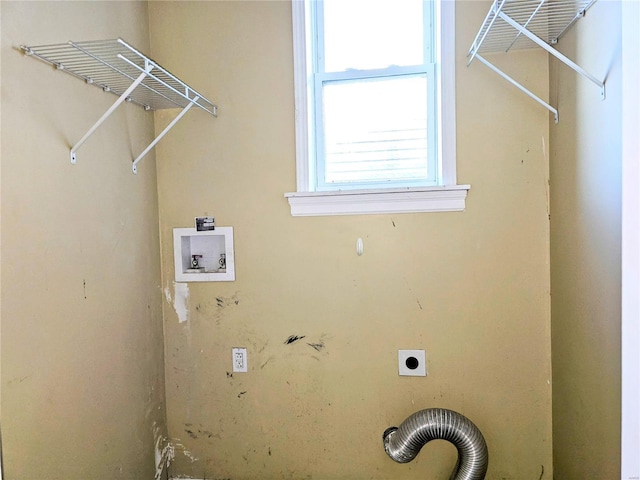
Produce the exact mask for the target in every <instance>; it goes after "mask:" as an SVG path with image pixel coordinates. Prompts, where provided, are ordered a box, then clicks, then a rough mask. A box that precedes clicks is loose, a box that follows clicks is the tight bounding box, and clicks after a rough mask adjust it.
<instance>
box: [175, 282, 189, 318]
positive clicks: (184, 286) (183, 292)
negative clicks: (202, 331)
mask: <svg viewBox="0 0 640 480" xmlns="http://www.w3.org/2000/svg"><path fill="white" fill-rule="evenodd" d="M173 296H174V300H173V308H174V310H175V311H176V314H177V315H178V321H179V322H180V323H183V322H186V321H187V320H188V319H189V307H188V300H189V284H188V283H176V282H173Z"/></svg>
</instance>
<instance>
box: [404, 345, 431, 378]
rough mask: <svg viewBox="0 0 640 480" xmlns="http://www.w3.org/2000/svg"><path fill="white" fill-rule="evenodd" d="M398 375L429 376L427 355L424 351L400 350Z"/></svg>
mask: <svg viewBox="0 0 640 480" xmlns="http://www.w3.org/2000/svg"><path fill="white" fill-rule="evenodd" d="M398 375H402V376H407V377H426V376H427V355H426V353H425V351H424V350H398Z"/></svg>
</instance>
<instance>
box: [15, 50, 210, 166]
mask: <svg viewBox="0 0 640 480" xmlns="http://www.w3.org/2000/svg"><path fill="white" fill-rule="evenodd" d="M21 48H22V50H23V51H24V53H25V54H26V55H28V56H34V57H37V58H39V59H41V60H43V61H45V62H47V63H49V64H51V65H54V66H55V67H56V68H57V69H58V70H62V71H64V72H67V73H69V74H71V75H73V76H75V77H77V78H80V79H82V80H84V81H85V82H86V83H88V84H91V85H95V86H96V87H99V88H101V89H102V90H103V91H105V92H110V93H113V94H115V95H117V96H118V100H116V102H115V103H114V104H113V106H112V107H111V108H110V109H109V110H107V112H106V113H105V114H104V115H103V116H102V117H101V118H100V120H98V122H96V124H95V125H94V126H93V127H92V128H91V129H89V131H88V132H87V133H86V134H85V136H84V137H82V139H81V140H80V141H79V142H78V143H76V145H74V146H73V147H72V148H71V153H70V157H71V163H76V150H77V149H78V148H79V147H80V146H81V145H82V144H83V143H84V142H85V141H86V140H87V139H88V138H89V137H90V136H91V135H92V134H93V133H94V132H95V130H96V129H97V128H98V127H99V126H100V125H101V124H102V122H104V120H106V119H107V118H108V117H109V115H111V113H113V111H114V110H115V109H116V108H117V107H118V106H119V105H120V104H121V103H122V102H125V101H126V102H132V103H135V104H138V105H140V106H142V107H143V108H144V109H145V110H162V109H171V108H180V109H182V112H180V113H179V114H178V116H177V117H176V118H175V119H174V120H173V121H172V122H171V123H170V124H169V126H168V127H167V128H166V129H165V130H164V131H163V132H162V133H161V134H160V135H158V137H156V139H155V140H154V141H153V142H152V143H151V144H150V145H149V146H148V147H147V148H146V149H145V150H144V151H143V152H142V153H141V154H140V155H139V156H138V157H137V158H136V159H134V160H133V167H132V168H133V172H134V173H136V172H137V168H136V165H137V163H138V162H139V161H140V160H141V159H142V157H143V156H144V155H146V154H147V153H148V152H149V151H150V150H151V148H153V147H154V146H155V145H156V143H157V142H158V141H159V140H160V139H161V138H162V137H163V136H164V135H165V134H166V133H167V132H168V131H169V130H170V129H171V128H172V127H173V126H174V125H175V123H177V121H178V120H180V118H182V116H183V115H184V114H185V113H186V112H187V111H188V110H189V109H190V108H191V107H194V106H195V107H198V108H200V109H202V110H204V111H206V112H207V113H209V114H211V115H213V116H217V109H218V108H217V106H216V105H215V104H214V103H212V102H210V101H209V100H207V99H206V98H205V97H204V96H203V95H201V94H200V93H198V92H197V91H196V90H194V89H193V88H191V87H190V86H188V85H187V84H186V83H184V82H183V81H181V80H180V79H178V78H177V77H176V76H174V75H173V74H171V73H170V72H168V71H167V70H165V69H164V68H162V67H161V66H160V65H158V64H157V63H156V62H154V61H153V60H151V59H150V58H149V57H147V56H146V55H144V54H142V53H141V52H139V51H138V50H136V49H135V48H134V47H132V46H131V45H129V44H128V43H127V42H125V41H124V40H122V39H121V38H118V39H113V40H99V41H90V42H73V41H70V42H67V43H60V44H53V45H38V46H21Z"/></svg>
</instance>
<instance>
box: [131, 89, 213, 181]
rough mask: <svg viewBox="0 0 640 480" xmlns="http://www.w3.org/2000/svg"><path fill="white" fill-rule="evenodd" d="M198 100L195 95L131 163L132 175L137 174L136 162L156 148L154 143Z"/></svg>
mask: <svg viewBox="0 0 640 480" xmlns="http://www.w3.org/2000/svg"><path fill="white" fill-rule="evenodd" d="M198 100H200V97H199V96H197V95H196V96H195V97H194V98H193V99H192V100H191V103H190V104H189V105H187V106H186V107H184V108H183V109H182V111H181V112H180V113H179V114H178V115H177V116H176V118H174V119H173V120H172V121H171V123H170V124H169V125H167V126H166V128H165V129H164V130H162V132H161V133H160V135H158V136H157V137H156V138H155V139H154V140H153V142H151V143H150V144H149V146H148V147H147V148H145V149H144V150H143V152H142V153H141V154H140V155H138V157H137V158H136V159H135V160H134V161H133V165H132V166H131V169H132V170H133V173H136V174H137V173H138V167H137V165H138V162H139V161H140V160H142V157H144V156H145V155H146V154H147V153H149V151H150V150H151V149H152V148H153V147H155V146H156V143H158V142H159V141H160V140H161V139H162V137H164V136H165V135H166V134H167V133H168V132H169V130H171V129H172V128H173V126H174V125H175V124H176V123H178V121H179V120H180V119H181V118H182V117H183V116H184V114H185V113H187V112H188V111H189V109H190V108H191V107H193V106H194V105H195V104H196V102H197V101H198Z"/></svg>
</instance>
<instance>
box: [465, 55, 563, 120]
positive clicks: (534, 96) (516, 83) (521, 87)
mask: <svg viewBox="0 0 640 480" xmlns="http://www.w3.org/2000/svg"><path fill="white" fill-rule="evenodd" d="M476 58H477V59H478V60H480V61H481V62H482V63H483V64H485V65H486V66H487V67H489V68H490V69H491V70H493V71H494V72H495V73H497V74H498V75H500V76H501V77H502V78H504V79H505V80H506V81H508V82H509V83H511V84H512V85H513V86H515V87H517V88H518V89H519V90H520V91H522V92H524V93H526V94H527V95H528V96H529V97H531V98H532V99H534V100H535V101H536V102H538V103H539V104H540V105H542V106H543V107H545V108H546V109H547V110H549V111H550V112H551V113H553V117H554V120H555V122H556V123H558V110H557V109H556V108H554V107H552V106H551V105H549V104H548V103H547V102H545V101H544V100H542V99H541V98H540V97H538V96H537V95H536V94H534V93H533V92H531V91H530V90H528V89H527V88H526V87H524V86H522V85H521V84H520V83H518V82H517V81H515V80H514V79H513V78H511V77H510V76H509V75H507V74H506V73H504V72H503V71H502V70H500V69H499V68H498V67H496V66H495V65H493V64H492V63H490V62H489V61H488V60H486V59H485V58H484V57H483V56H482V55H479V54H476Z"/></svg>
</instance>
